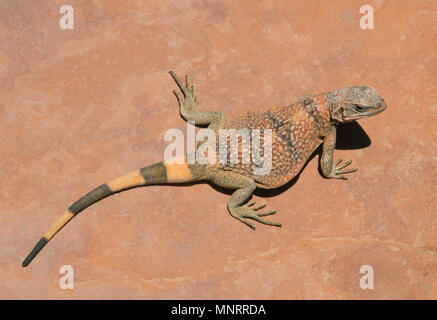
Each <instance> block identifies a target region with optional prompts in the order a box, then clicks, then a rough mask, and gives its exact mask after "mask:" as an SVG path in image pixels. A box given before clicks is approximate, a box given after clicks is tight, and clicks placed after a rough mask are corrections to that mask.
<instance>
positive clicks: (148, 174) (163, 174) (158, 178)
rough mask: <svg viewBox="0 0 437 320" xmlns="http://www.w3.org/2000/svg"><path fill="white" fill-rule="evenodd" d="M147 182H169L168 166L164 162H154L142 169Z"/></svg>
mask: <svg viewBox="0 0 437 320" xmlns="http://www.w3.org/2000/svg"><path fill="white" fill-rule="evenodd" d="M140 173H141V175H142V176H143V178H144V180H145V181H146V182H147V184H158V183H166V182H167V168H166V167H165V165H164V163H163V162H158V163H155V164H152V165H151V166H147V167H144V168H142V169H140Z"/></svg>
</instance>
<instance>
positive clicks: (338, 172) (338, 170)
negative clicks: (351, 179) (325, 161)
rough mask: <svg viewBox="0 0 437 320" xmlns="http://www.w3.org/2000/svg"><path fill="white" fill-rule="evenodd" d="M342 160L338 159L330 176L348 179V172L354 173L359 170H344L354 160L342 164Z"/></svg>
mask: <svg viewBox="0 0 437 320" xmlns="http://www.w3.org/2000/svg"><path fill="white" fill-rule="evenodd" d="M342 161H343V159H338V160H337V162H336V163H335V164H334V166H333V168H332V171H331V174H330V175H329V178H333V179H343V180H347V177H346V176H345V174H346V173H352V172H355V171H357V170H358V169H356V168H354V169H346V170H343V169H344V168H346V167H347V166H348V165H350V164H351V163H352V160H349V161H346V162H345V163H343V164H341V162H342Z"/></svg>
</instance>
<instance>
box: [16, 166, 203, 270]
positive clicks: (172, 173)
mask: <svg viewBox="0 0 437 320" xmlns="http://www.w3.org/2000/svg"><path fill="white" fill-rule="evenodd" d="M184 160H186V158H185V159H184ZM198 179H199V177H198V176H196V175H194V174H193V172H192V170H191V169H190V166H189V165H188V164H187V162H186V161H184V162H183V163H177V162H176V163H171V164H170V163H168V162H166V161H164V162H158V163H156V164H153V165H151V166H147V167H144V168H142V169H138V170H136V171H134V172H131V173H128V174H126V175H124V176H121V177H119V178H117V179H114V180H112V181H110V182H107V183H105V184H103V185H101V186H99V187H97V188H95V189H94V190H92V191H91V192H88V193H87V194H86V195H84V196H83V197H82V198H80V199H79V200H77V201H76V202H75V203H73V204H72V205H71V206H70V207H69V208H68V210H66V211H65V212H64V213H63V214H62V215H61V216H60V217H59V218H58V220H56V221H55V222H54V223H53V224H52V225H51V226H50V228H49V229H48V230H47V232H46V233H44V234H43V236H42V238H41V239H40V240H39V242H38V243H37V244H36V245H35V247H34V248H33V250H32V251H31V252H30V253H29V255H28V256H27V257H26V259H24V261H23V267H26V266H28V265H29V263H30V262H32V260H33V259H34V258H35V256H36V255H37V254H38V253H39V252H40V251H41V249H42V248H44V246H45V245H46V244H47V243H48V242H49V241H50V239H51V238H53V236H54V235H55V234H56V233H57V232H58V231H59V230H61V229H62V227H64V226H65V225H66V224H67V223H68V222H69V221H70V220H71V219H72V218H73V217H74V216H76V215H77V214H78V213H79V212H81V211H83V210H84V209H85V208H87V207H89V206H90V205H92V204H93V203H96V202H97V201H100V200H102V199H104V198H106V197H108V196H110V195H112V194H114V193H118V192H121V191H123V190H127V189H131V188H135V187H140V186H145V185H153V184H165V183H182V182H189V181H197V180H198Z"/></svg>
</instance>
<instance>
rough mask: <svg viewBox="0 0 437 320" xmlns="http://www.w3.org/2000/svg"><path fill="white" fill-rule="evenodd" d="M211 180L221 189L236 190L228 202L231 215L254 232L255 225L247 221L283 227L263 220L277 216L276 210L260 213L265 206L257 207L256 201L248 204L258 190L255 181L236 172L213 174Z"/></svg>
mask: <svg viewBox="0 0 437 320" xmlns="http://www.w3.org/2000/svg"><path fill="white" fill-rule="evenodd" d="M209 180H210V181H212V182H213V183H215V184H216V185H218V186H220V187H223V188H228V189H236V190H235V192H234V193H233V194H232V195H231V197H230V198H229V201H228V210H229V213H230V214H231V216H233V217H234V218H236V219H238V220H240V221H241V222H243V223H244V224H246V225H247V226H249V227H250V228H252V229H253V230H255V225H254V224H253V223H251V222H249V221H247V219H252V220H255V221H257V222H259V223H263V224H266V225H269V226H275V227H281V226H282V225H281V224H280V223H278V222H273V221H268V220H264V219H262V218H261V217H264V216H268V215H272V214H275V213H276V211H275V210H271V211H264V212H263V211H259V210H260V209H262V208H264V207H265V204H262V205H258V206H255V201H253V200H252V201H249V202H247V200H248V199H249V198H250V196H251V195H252V193H253V191H255V188H256V185H255V182H254V181H253V179H251V178H248V177H245V176H243V175H241V174H238V173H235V172H230V171H220V172H214V173H211V174H210V176H209ZM245 202H247V203H245Z"/></svg>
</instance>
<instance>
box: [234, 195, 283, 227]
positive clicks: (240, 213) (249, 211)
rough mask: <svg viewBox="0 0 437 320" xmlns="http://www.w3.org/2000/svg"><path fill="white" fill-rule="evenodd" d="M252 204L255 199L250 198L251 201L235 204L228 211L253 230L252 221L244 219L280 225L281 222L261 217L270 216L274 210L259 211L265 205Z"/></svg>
mask: <svg viewBox="0 0 437 320" xmlns="http://www.w3.org/2000/svg"><path fill="white" fill-rule="evenodd" d="M254 204H255V200H252V201H250V202H248V203H246V204H243V205H241V206H235V207H233V208H229V212H230V213H231V215H232V216H233V217H234V218H236V219H238V220H240V221H241V222H243V223H244V224H246V225H247V226H249V227H250V228H252V229H253V230H255V229H256V228H255V226H254V225H253V223H250V222H249V221H247V220H246V219H252V220H255V221H258V222H259V223H263V224H266V225H269V226H275V227H282V224H280V223H278V222H273V221H268V220H264V219H261V217H264V216H270V215H272V214H275V213H276V211H275V210H270V211H264V212H261V211H259V210H260V209H262V208H264V207H265V206H266V205H265V204H261V205H258V206H254Z"/></svg>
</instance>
